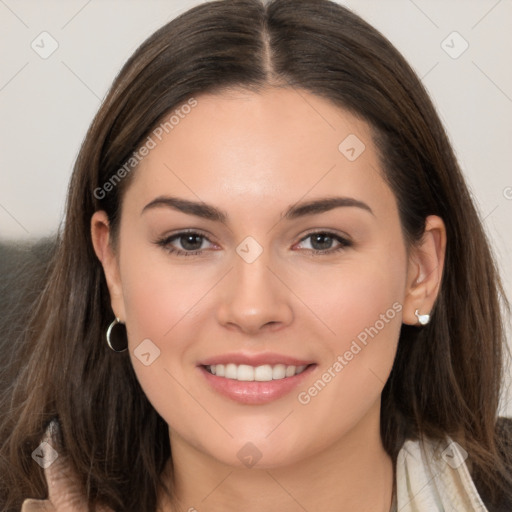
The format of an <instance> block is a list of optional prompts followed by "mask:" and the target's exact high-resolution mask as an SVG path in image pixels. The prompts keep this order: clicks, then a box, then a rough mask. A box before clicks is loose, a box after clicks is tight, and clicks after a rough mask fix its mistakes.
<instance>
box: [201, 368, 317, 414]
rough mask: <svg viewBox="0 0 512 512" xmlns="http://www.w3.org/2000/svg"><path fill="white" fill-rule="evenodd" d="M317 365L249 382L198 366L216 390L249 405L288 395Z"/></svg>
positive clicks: (260, 403) (264, 402)
mask: <svg viewBox="0 0 512 512" xmlns="http://www.w3.org/2000/svg"><path fill="white" fill-rule="evenodd" d="M315 367H316V364H310V365H309V366H308V367H307V368H306V369H305V370H304V371H303V372H302V373H299V374H298V375H294V376H293V377H285V378H284V379H277V380H269V381H266V382H258V381H249V382H247V381H239V380H235V379H226V378H225V377H217V376H216V375H213V374H211V373H210V372H209V371H207V370H206V368H205V367H204V366H198V368H199V370H200V372H201V373H202V374H203V375H204V378H205V379H206V381H207V382H208V384H209V385H210V386H211V387H212V388H213V389H214V390H215V391H217V392H218V393H220V394H221V395H224V396H226V397H228V398H230V399H231V400H234V401H235V402H239V403H241V404H247V405H262V404H266V403H269V402H272V401H273V400H277V399H279V398H281V397H283V396H285V395H287V394H288V393H290V392H291V391H292V390H293V389H294V388H295V387H297V386H298V385H299V384H300V383H301V382H302V381H303V380H304V379H305V378H307V376H308V375H309V374H311V372H312V371H313V370H314V369H315Z"/></svg>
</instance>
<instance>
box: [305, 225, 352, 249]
mask: <svg viewBox="0 0 512 512" xmlns="http://www.w3.org/2000/svg"><path fill="white" fill-rule="evenodd" d="M308 239H311V241H310V244H309V245H310V247H306V249H307V250H308V251H310V252H312V253H313V254H332V253H334V252H338V251H341V250H343V249H345V248H347V247H350V246H351V245H352V242H351V241H350V240H347V239H346V238H344V237H342V236H340V235H337V234H336V233H331V232H329V231H316V232H314V233H309V234H308V235H307V236H305V237H304V238H303V239H302V240H301V241H300V242H299V243H301V242H304V241H305V240H308ZM334 242H337V243H338V246H337V247H334V248H332V244H333V243H334Z"/></svg>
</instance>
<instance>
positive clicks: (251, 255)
mask: <svg viewBox="0 0 512 512" xmlns="http://www.w3.org/2000/svg"><path fill="white" fill-rule="evenodd" d="M233 266H234V268H233V271H232V272H230V273H229V278H228V280H227V282H226V288H227V289H226V290H225V293H224V294H223V298H222V303H221V304H220V305H219V313H218V315H219V316H218V319H219V321H220V322H221V323H222V324H225V325H227V324H230V325H231V324H235V325H237V326H238V327H239V328H240V329H241V330H243V331H246V332H249V331H257V330H258V329H260V328H262V327H264V326H265V325H267V324H272V325H274V326H275V325H276V324H286V323H288V322H290V321H291V318H292V311H291V308H290V304H289V301H288V296H287V294H286V288H285V287H284V286H283V284H282V283H280V281H279V279H277V278H276V276H275V275H274V272H275V270H274V269H273V267H275V266H276V265H275V264H274V262H273V258H272V251H271V250H270V249H268V248H266V247H263V246H262V245H260V244H259V243H258V242H257V241H256V240H255V239H254V238H253V237H247V238H246V239H244V240H243V241H242V242H241V243H240V244H239V245H238V246H237V248H236V254H235V255H234V260H233ZM269 267H270V268H269ZM270 269H273V271H271V270H270Z"/></svg>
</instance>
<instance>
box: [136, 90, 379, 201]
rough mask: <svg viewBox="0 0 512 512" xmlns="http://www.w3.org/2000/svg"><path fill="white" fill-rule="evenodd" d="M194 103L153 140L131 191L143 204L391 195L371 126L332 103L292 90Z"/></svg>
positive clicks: (227, 94)
mask: <svg viewBox="0 0 512 512" xmlns="http://www.w3.org/2000/svg"><path fill="white" fill-rule="evenodd" d="M195 99H196V101H197V104H196V106H194V107H193V108H191V109H186V110H184V111H183V112H185V111H186V112H188V113H186V114H185V113H182V114H181V116H179V118H178V117H176V118H175V119H174V121H175V122H174V124H173V125H172V128H171V127H170V126H167V129H166V130H163V129H160V131H158V132H156V133H158V136H155V135H152V138H153V140H154V141H155V146H154V148H153V149H151V151H150V152H149V154H148V155H147V156H146V157H145V158H144V159H143V160H142V162H141V163H140V164H139V167H138V169H137V171H136V172H135V176H134V181H133V183H132V186H131V187H130V188H129V190H128V194H127V195H130V189H134V190H136V192H137V198H139V199H140V202H143V201H146V202H147V201H149V200H151V199H152V198H153V197H154V196H155V195H157V194H162V193H173V194H181V195H182V196H185V197H189V198H191V199H196V200H197V198H201V199H206V197H208V198H209V199H211V201H209V202H215V200H218V201H219V202H221V201H225V200H226V198H227V199H228V200H229V201H231V202H236V201H237V200H240V201H241V205H243V204H244V202H245V204H247V201H250V200H253V201H255V202H258V203H259V204H260V205H261V204H265V202H266V201H271V202H275V201H276V199H279V198H283V200H286V201H288V202H290V201H291V202H295V201H298V200H299V199H300V198H301V197H302V196H305V195H311V196H315V195H319V194H323V195H325V194H326V193H328V194H336V193H337V194H345V193H346V194H363V195H366V196H368V195H371V194H372V193H373V194H381V195H382V193H386V194H388V195H389V190H386V189H387V186H386V185H385V183H384V181H383V179H382V177H381V171H380V169H379V167H380V164H379V162H378V158H377V154H376V150H375V147H374V145H373V141H372V138H371V130H370V127H369V125H368V124H367V123H366V122H364V121H362V120H361V119H359V118H357V117H355V116H354V115H352V114H350V113H349V112H347V111H345V110H344V109H341V108H340V107H337V106H336V105H334V104H333V103H331V102H330V101H328V100H327V99H324V98H321V97H319V96H316V95H314V94H311V93H309V92H307V91H304V90H297V89H292V88H286V89H276V88H271V89H267V90H264V91H262V92H260V93H254V92H248V91H243V90H233V91H229V92H225V93H222V94H215V95H212V94H204V95H199V96H197V97H195ZM176 108H177V109H178V110H179V106H178V107H176ZM176 121H177V122H176ZM164 128H165V127H164ZM166 132H167V133H166ZM153 133H155V132H153ZM131 195H132V196H133V191H132V194H131ZM152 196H153V197H152Z"/></svg>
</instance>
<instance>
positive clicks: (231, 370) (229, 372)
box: [224, 363, 237, 379]
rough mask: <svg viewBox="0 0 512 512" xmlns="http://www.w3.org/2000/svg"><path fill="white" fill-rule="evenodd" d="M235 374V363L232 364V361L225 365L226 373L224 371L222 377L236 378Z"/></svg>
mask: <svg viewBox="0 0 512 512" xmlns="http://www.w3.org/2000/svg"><path fill="white" fill-rule="evenodd" d="M236 374H237V371H236V364H233V363H230V364H227V365H226V373H225V375H224V377H226V379H236Z"/></svg>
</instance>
